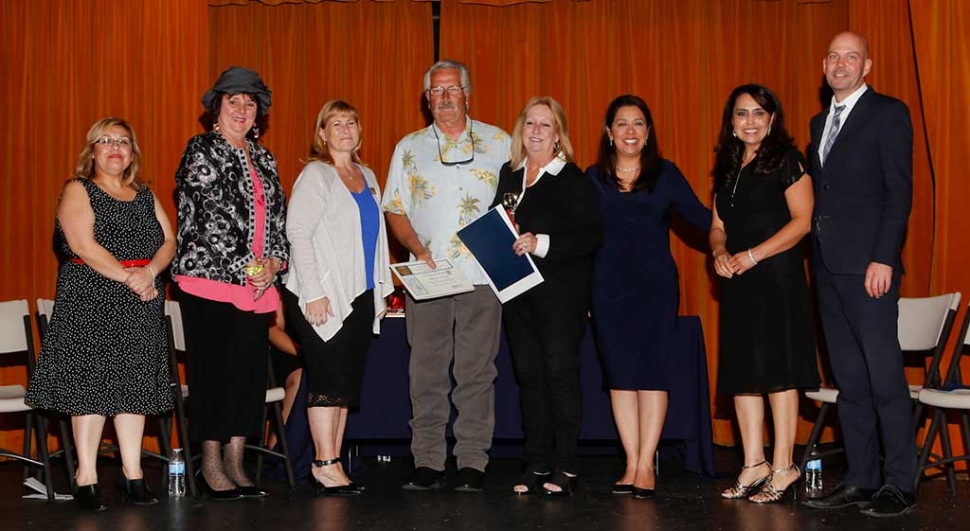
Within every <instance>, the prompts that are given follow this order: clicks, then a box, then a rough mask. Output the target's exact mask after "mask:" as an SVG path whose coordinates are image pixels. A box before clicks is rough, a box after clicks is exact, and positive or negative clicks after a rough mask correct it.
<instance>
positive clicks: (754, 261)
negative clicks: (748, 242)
mask: <svg viewBox="0 0 970 531" xmlns="http://www.w3.org/2000/svg"><path fill="white" fill-rule="evenodd" d="M748 258H750V259H751V263H752V264H754V265H758V261H757V260H755V259H754V255H753V254H752V253H751V249H750V248H749V249H748Z"/></svg>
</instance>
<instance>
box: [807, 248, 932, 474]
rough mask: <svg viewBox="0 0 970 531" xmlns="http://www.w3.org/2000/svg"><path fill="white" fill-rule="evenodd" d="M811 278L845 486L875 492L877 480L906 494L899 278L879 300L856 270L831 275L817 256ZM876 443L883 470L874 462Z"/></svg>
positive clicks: (907, 428)
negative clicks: (835, 395) (835, 392)
mask: <svg viewBox="0 0 970 531" xmlns="http://www.w3.org/2000/svg"><path fill="white" fill-rule="evenodd" d="M815 280H816V285H817V288H818V304H819V313H820V315H821V320H822V329H823V331H824V333H825V343H826V344H827V345H828V350H829V357H830V358H831V362H832V370H833V372H834V373H835V374H834V376H835V383H836V384H837V385H838V387H839V399H838V407H839V419H840V421H841V425H842V434H843V437H844V438H845V451H846V458H847V459H848V463H849V469H848V471H847V472H846V474H845V478H844V481H845V484H846V485H850V486H855V487H861V488H864V489H878V488H879V487H880V486H881V485H882V484H883V483H885V484H889V485H895V486H896V487H898V488H899V489H900V490H902V491H905V492H912V490H913V480H914V479H915V477H916V441H915V435H914V433H915V432H914V426H913V403H912V400H911V399H910V396H909V387H908V384H907V383H906V377H905V374H904V372H903V356H902V351H901V350H900V347H899V339H898V332H897V319H898V316H899V284H900V280H901V275H899V274H898V273H897V274H894V275H893V280H892V286H891V287H890V290H889V292H888V293H886V294H885V295H883V296H882V298H879V299H874V298H872V297H870V296H869V294H868V293H866V290H865V276H864V275H835V274H832V273H830V272H829V271H828V270H827V269H825V266H824V265H823V264H819V263H818V261H816V267H815ZM880 441H882V447H883V452H884V454H885V457H886V460H885V466H884V467H880V464H879V453H880V451H879V446H880ZM881 468H882V477H881V475H880V469H881ZM883 480H884V481H883Z"/></svg>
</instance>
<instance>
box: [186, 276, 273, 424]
mask: <svg viewBox="0 0 970 531" xmlns="http://www.w3.org/2000/svg"><path fill="white" fill-rule="evenodd" d="M179 300H180V302H181V309H182V324H183V328H184V331H185V346H186V348H187V349H188V353H187V356H188V359H187V361H186V376H187V381H188V384H189V438H190V439H191V440H193V441H222V442H228V441H229V439H230V438H231V437H238V436H244V437H260V436H261V435H262V433H263V426H262V419H263V407H264V406H265V402H266V382H267V378H268V371H269V368H268V363H267V361H266V360H267V356H269V324H270V320H271V318H272V317H273V314H272V313H261V314H260V313H253V312H244V311H242V310H240V309H238V308H236V307H235V306H233V305H232V304H229V303H227V302H216V301H211V300H208V299H203V298H201V297H196V296H194V295H189V294H188V293H185V292H181V293H180V297H179Z"/></svg>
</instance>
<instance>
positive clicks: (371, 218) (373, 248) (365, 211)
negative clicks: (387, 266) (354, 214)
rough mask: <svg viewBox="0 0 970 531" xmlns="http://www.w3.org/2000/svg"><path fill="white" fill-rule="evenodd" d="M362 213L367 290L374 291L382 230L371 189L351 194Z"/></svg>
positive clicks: (379, 213) (361, 226)
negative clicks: (378, 242)
mask: <svg viewBox="0 0 970 531" xmlns="http://www.w3.org/2000/svg"><path fill="white" fill-rule="evenodd" d="M350 195H352V196H354V201H356V202H357V210H358V211H360V234H361V238H362V239H363V244H364V276H365V277H366V278H367V289H374V255H375V254H376V253H377V233H378V231H379V230H380V217H379V216H380V215H381V212H380V208H378V206H377V201H374V196H373V195H371V193H370V188H367V187H365V188H364V189H363V190H361V192H360V193H355V192H351V194H350Z"/></svg>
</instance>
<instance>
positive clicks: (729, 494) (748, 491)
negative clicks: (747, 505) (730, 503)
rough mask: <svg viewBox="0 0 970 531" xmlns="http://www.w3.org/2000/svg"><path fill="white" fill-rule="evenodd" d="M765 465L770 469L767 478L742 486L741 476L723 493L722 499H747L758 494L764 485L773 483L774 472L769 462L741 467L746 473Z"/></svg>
mask: <svg viewBox="0 0 970 531" xmlns="http://www.w3.org/2000/svg"><path fill="white" fill-rule="evenodd" d="M763 465H766V466H767V467H768V474H767V475H766V476H764V477H761V478H758V479H756V480H754V481H752V482H751V483H750V484H749V485H742V484H741V476H740V475H739V476H738V479H737V481H735V482H734V486H733V487H731V488H729V489H727V490H724V491H722V492H721V497H722V498H726V499H728V500H737V499H740V498H747V497H748V496H751V495H752V494H754V493H755V492H758V490H759V489H761V487H762V485H764V484H765V483H767V482H769V481H771V472H772V469H771V465H770V464H769V463H768V461H762V462H760V463H757V464H754V465H751V466H742V467H741V470H742V471H744V470H749V469H752V468H758V467H760V466H763Z"/></svg>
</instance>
